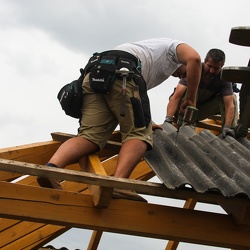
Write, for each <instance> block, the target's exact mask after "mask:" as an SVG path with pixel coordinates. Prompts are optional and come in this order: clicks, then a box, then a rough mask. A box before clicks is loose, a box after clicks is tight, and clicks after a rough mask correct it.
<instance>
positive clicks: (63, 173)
mask: <svg viewBox="0 0 250 250" xmlns="http://www.w3.org/2000/svg"><path fill="white" fill-rule="evenodd" d="M0 170H4V171H11V172H17V173H23V174H28V175H34V176H44V177H48V178H55V179H61V180H68V181H73V182H80V183H86V184H92V185H99V186H103V187H111V188H114V187H116V188H121V189H128V190H134V191H136V192H137V193H141V194H147V195H153V196H160V197H167V198H174V199H182V200H187V199H188V198H194V199H196V200H197V201H199V202H206V203H212V204H220V203H221V202H223V204H228V205H230V204H233V205H236V204H237V203H238V204H240V205H241V206H246V207H249V206H250V200H249V199H240V198H226V197H224V196H222V195H220V194H213V193H211V194H210V193H206V194H202V193H197V192H194V190H193V189H183V190H172V189H168V188H166V186H165V185H164V184H160V183H153V182H145V181H140V180H131V179H126V178H116V177H113V176H102V175H96V174H91V173H85V172H80V171H74V170H68V169H59V168H52V167H48V166H44V165H38V164H31V163H23V162H18V161H11V160H5V159H0Z"/></svg>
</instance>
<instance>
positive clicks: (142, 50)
mask: <svg viewBox="0 0 250 250" xmlns="http://www.w3.org/2000/svg"><path fill="white" fill-rule="evenodd" d="M181 43H183V42H181V41H178V40H175V39H171V38H157V39H149V40H144V41H139V42H132V43H124V44H121V45H118V46H117V47H115V48H114V50H123V51H126V52H129V53H130V54H133V55H134V56H136V57H137V58H139V59H140V60H141V64H142V70H141V74H142V76H143V78H144V80H145V81H146V83H147V89H151V88H154V87H156V86H157V85H159V84H161V83H162V82H164V81H165V80H166V79H167V78H169V77H170V76H171V75H172V74H173V73H174V72H175V70H176V69H178V68H179V67H180V66H181V64H180V63H179V61H178V58H177V55H176V47H177V46H178V45H179V44H181Z"/></svg>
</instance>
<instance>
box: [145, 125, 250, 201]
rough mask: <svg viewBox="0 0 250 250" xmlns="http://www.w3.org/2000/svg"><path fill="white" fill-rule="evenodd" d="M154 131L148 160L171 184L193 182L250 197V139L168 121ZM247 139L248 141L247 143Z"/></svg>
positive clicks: (203, 189)
mask: <svg viewBox="0 0 250 250" xmlns="http://www.w3.org/2000/svg"><path fill="white" fill-rule="evenodd" d="M162 127H163V130H160V129H158V130H156V131H155V132H154V148H153V150H151V151H148V152H146V154H145V160H146V161H147V162H148V163H149V165H150V166H151V167H152V169H153V170H154V171H155V173H156V174H157V175H158V177H159V179H160V180H161V181H162V182H163V183H164V184H165V185H166V186H167V187H168V188H169V189H178V188H183V187H185V186H187V185H190V186H191V187H192V188H193V189H194V190H195V191H197V192H199V193H205V192H209V191H216V192H219V193H221V194H222V195H223V196H225V197H234V196H246V197H248V198H250V185H249V184H250V150H249V148H250V146H249V145H250V142H249V141H248V140H247V139H243V138H241V139H240V140H239V141H237V140H236V139H234V138H232V137H229V136H227V137H226V138H225V139H223V138H222V137H221V136H215V135H214V134H213V133H211V132H210V131H209V130H203V131H201V132H200V133H196V132H195V131H194V130H193V129H192V128H191V127H189V126H184V127H182V128H181V129H180V131H179V135H178V140H177V143H176V144H175V142H176V135H177V133H176V128H175V127H174V126H173V125H171V124H168V123H164V124H163V126H162ZM243 142H244V143H243Z"/></svg>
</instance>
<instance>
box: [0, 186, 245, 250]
mask: <svg viewBox="0 0 250 250" xmlns="http://www.w3.org/2000/svg"><path fill="white" fill-rule="evenodd" d="M0 189H1V190H3V189H4V190H8V191H7V193H5V192H3V193H0V215H1V216H2V217H8V218H19V219H22V220H29V221H36V222H39V223H49V224H56V225H62V226H69V227H77V228H85V229H91V230H101V231H109V232H116V233H124V234H132V235H138V236H144V237H151V238H159V239H166V240H177V241H182V242H189V243H194V244H204V245H213V246H220V247H227V248H230V247H231V248H236V249H247V248H250V241H249V234H250V227H249V226H245V225H244V226H241V225H237V224H236V223H235V221H234V220H233V218H232V216H229V215H224V214H218V213H211V212H203V211H196V210H189V209H182V208H174V207H168V206H161V205H154V204H148V203H140V202H134V201H128V200H112V201H111V203H110V205H109V207H108V208H105V209H100V208H95V207H94V205H93V202H92V198H91V196H89V195H83V194H78V193H71V192H66V191H61V190H43V189H41V188H36V187H30V186H21V185H18V184H10V183H4V182H3V183H0ZM38 210H39V213H37V211H38ZM117 221H119V223H117Z"/></svg>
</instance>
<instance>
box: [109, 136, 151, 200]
mask: <svg viewBox="0 0 250 250" xmlns="http://www.w3.org/2000/svg"><path fill="white" fill-rule="evenodd" d="M146 150H147V144H146V143H145V142H143V141H141V140H138V139H130V140H128V141H126V142H124V144H123V146H122V148H121V151H120V153H119V156H118V160H117V165H116V170H115V173H114V176H115V177H119V178H128V177H129V176H130V174H131V173H132V171H133V170H134V168H135V167H136V165H137V163H139V161H140V160H141V158H142V157H143V155H144V153H145V151H146ZM113 198H114V199H129V200H135V201H140V202H147V200H146V199H144V198H143V197H141V196H140V195H138V194H137V193H136V192H134V191H130V190H124V189H118V188H114V192H113Z"/></svg>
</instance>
